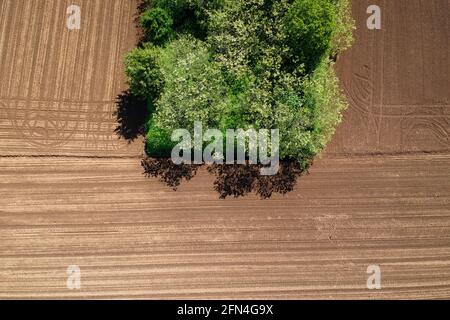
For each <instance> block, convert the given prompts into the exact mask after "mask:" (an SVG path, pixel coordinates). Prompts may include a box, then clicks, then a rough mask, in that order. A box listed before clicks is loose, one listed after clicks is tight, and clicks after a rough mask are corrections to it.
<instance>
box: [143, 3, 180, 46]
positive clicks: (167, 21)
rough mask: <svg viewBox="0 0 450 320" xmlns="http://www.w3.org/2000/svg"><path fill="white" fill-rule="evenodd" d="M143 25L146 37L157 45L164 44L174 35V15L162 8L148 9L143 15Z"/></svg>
mask: <svg viewBox="0 0 450 320" xmlns="http://www.w3.org/2000/svg"><path fill="white" fill-rule="evenodd" d="M141 26H142V28H143V29H144V32H145V36H146V39H147V40H148V41H149V42H151V43H153V44H155V45H162V44H164V43H165V42H167V41H168V40H170V38H171V37H172V36H173V20H172V17H171V16H169V13H167V11H166V10H164V9H162V8H150V9H147V10H146V11H145V12H144V13H143V14H142V15H141Z"/></svg>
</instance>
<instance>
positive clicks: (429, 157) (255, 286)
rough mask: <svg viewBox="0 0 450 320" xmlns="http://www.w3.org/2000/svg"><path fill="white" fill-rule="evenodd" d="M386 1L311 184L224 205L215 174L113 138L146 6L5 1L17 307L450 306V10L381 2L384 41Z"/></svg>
mask: <svg viewBox="0 0 450 320" xmlns="http://www.w3.org/2000/svg"><path fill="white" fill-rule="evenodd" d="M372 2H373V1H366V0H357V1H354V6H353V12H354V16H355V18H356V20H357V27H358V28H357V30H356V32H355V34H356V38H357V41H356V43H355V45H354V47H353V48H352V49H351V50H349V51H348V52H347V53H345V55H343V56H342V57H340V58H339V61H338V66H337V68H338V71H339V74H340V77H341V80H342V84H343V88H344V90H345V92H346V94H347V96H348V98H349V100H350V102H351V108H350V109H349V110H347V112H346V114H345V116H344V121H343V123H342V125H341V126H340V128H339V129H338V132H337V134H336V136H335V138H334V140H333V141H332V143H331V144H330V146H329V148H328V150H327V152H326V154H325V155H324V156H323V157H322V159H320V160H318V161H317V162H316V164H315V165H314V166H313V168H312V170H311V173H310V175H307V176H304V177H303V178H301V179H300V181H299V184H298V186H297V187H296V189H295V191H294V192H292V193H290V194H288V195H286V196H275V197H273V198H272V199H270V200H259V199H257V198H256V197H254V196H249V197H245V198H240V199H227V200H219V199H218V195H217V194H216V193H215V192H214V191H213V190H212V182H213V177H212V176H210V175H208V174H207V173H206V172H205V171H201V172H200V173H199V174H198V175H197V177H195V179H193V180H192V181H191V182H188V183H185V184H183V185H182V186H181V188H180V189H179V190H178V191H177V192H174V191H172V190H170V189H169V188H168V187H166V186H164V185H162V184H161V183H159V182H158V181H157V180H155V179H148V178H144V177H143V176H142V174H141V173H142V169H141V167H140V160H139V155H140V154H141V152H142V143H141V141H137V142H134V143H132V144H128V143H126V142H124V141H123V140H118V138H117V136H116V135H115V133H114V128H115V127H116V123H115V119H114V117H113V115H112V112H113V111H114V109H115V103H114V100H115V97H116V95H117V94H118V93H120V92H121V90H123V89H124V88H125V86H124V84H123V76H122V73H123V70H122V63H121V59H122V56H123V54H124V52H126V51H127V50H129V49H130V48H131V47H133V45H134V42H135V41H136V36H135V33H136V30H135V29H134V25H133V20H134V12H135V7H136V1H134V0H110V1H105V0H70V1H69V0H33V1H31V0H23V1H17V0H0V17H1V19H0V298H2V299H8V298H77V297H81V298H90V297H92V298H450V94H449V88H450V79H449V77H450V76H449V74H450V72H449V71H450V70H449V68H450V61H449V60H450V56H449V52H450V51H449V49H450V47H449V39H450V35H449V32H450V28H449V22H448V17H449V12H450V11H449V9H450V8H449V6H450V4H449V2H448V0H433V1H424V0H395V1H390V0H379V1H377V4H378V5H379V6H380V7H381V9H382V18H383V21H382V29H381V30H372V31H371V30H368V29H367V28H366V19H367V17H368V14H367V13H366V9H367V7H368V6H369V5H371V4H373V3H372ZM70 4H77V5H79V6H80V7H81V10H82V26H81V30H72V31H69V30H68V29H67V28H66V27H65V21H66V17H67V15H66V8H67V6H69V5H70ZM69 265H78V266H79V267H80V269H81V289H80V290H69V289H68V288H67V287H66V280H67V273H66V270H67V267H68V266H69ZM369 265H379V266H380V268H381V272H382V288H381V290H369V289H368V288H367V287H366V281H367V277H368V275H367V273H366V270H367V267H368V266H369Z"/></svg>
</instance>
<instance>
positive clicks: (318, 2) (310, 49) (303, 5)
mask: <svg viewBox="0 0 450 320" xmlns="http://www.w3.org/2000/svg"><path fill="white" fill-rule="evenodd" d="M336 10H337V9H336V5H333V3H332V1H330V0H295V1H294V3H293V4H292V6H291V7H290V8H289V10H288V12H287V14H286V17H285V19H284V30H285V33H286V37H287V39H286V40H287V44H288V46H289V48H290V50H291V53H292V57H293V60H294V63H296V64H301V63H304V65H305V70H306V72H307V73H308V72H311V71H313V70H314V69H315V68H316V66H317V65H318V64H319V63H320V61H321V60H322V58H323V57H324V56H325V55H328V54H330V48H331V44H332V43H331V40H332V37H333V30H334V29H335V28H336V25H337V15H336Z"/></svg>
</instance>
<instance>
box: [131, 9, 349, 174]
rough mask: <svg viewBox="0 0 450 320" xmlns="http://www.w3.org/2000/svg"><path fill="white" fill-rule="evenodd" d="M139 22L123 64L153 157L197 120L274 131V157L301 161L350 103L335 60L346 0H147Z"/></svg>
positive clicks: (318, 147) (344, 35)
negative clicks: (138, 38) (143, 111)
mask: <svg viewBox="0 0 450 320" xmlns="http://www.w3.org/2000/svg"><path fill="white" fill-rule="evenodd" d="M140 22H141V26H142V28H143V29H144V33H145V37H146V38H145V43H144V44H143V45H142V46H141V47H139V48H136V49H134V50H133V51H131V52H130V53H129V54H128V55H127V57H126V59H125V64H126V74H127V76H128V81H129V85H130V90H131V92H133V93H134V94H136V95H139V96H142V97H145V98H146V99H147V101H148V103H149V110H150V111H151V114H150V116H149V119H148V124H147V139H146V140H147V147H146V150H147V153H148V154H149V155H150V156H155V157H164V156H170V150H171V148H172V146H173V143H172V142H171V141H170V135H171V132H172V131H173V130H175V129H178V128H185V129H188V130H192V129H193V124H194V122H195V121H201V122H202V124H203V126H204V127H205V128H218V129H220V130H222V131H225V130H226V129H237V128H242V129H245V130H246V129H249V128H254V129H261V128H266V129H279V132H280V157H281V158H282V159H295V160H297V161H298V163H299V165H300V166H301V167H306V166H307V165H308V163H310V160H311V159H312V158H313V157H314V156H315V155H316V154H318V153H319V152H321V151H322V150H323V148H324V147H325V145H326V143H327V142H328V141H329V140H330V138H331V136H332V135H333V133H334V130H335V128H336V126H337V124H338V123H339V122H340V119H341V112H342V111H343V110H344V109H345V108H346V106H347V103H346V101H345V99H344V97H343V94H342V92H341V90H340V89H339V84H338V79H337V77H336V74H335V71H334V68H333V59H332V57H333V56H335V55H337V54H339V53H340V52H342V51H343V50H345V49H346V48H347V47H349V46H350V45H351V42H352V29H353V21H352V19H351V17H350V12H349V3H348V0H212V1H211V0H210V1H203V0H150V1H148V8H147V9H146V10H145V12H143V13H142V15H141V20H140Z"/></svg>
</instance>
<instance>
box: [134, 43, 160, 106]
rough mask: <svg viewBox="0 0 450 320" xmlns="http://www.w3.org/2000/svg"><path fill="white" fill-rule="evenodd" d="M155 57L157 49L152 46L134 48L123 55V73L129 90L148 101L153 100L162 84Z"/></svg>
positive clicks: (157, 95)
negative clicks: (126, 78)
mask: <svg viewBox="0 0 450 320" xmlns="http://www.w3.org/2000/svg"><path fill="white" fill-rule="evenodd" d="M157 59H158V54H157V50H156V49H155V48H154V47H152V46H146V47H144V48H136V49H134V50H133V51H131V52H130V53H128V54H127V56H126V57H125V73H126V75H127V77H128V84H129V86H130V91H131V92H132V93H133V94H134V95H136V96H141V97H145V98H147V99H148V100H149V101H155V100H156V99H157V98H158V97H159V95H160V93H161V91H162V89H163V86H164V80H163V77H162V73H161V71H160V69H159V66H158V65H157Z"/></svg>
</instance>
